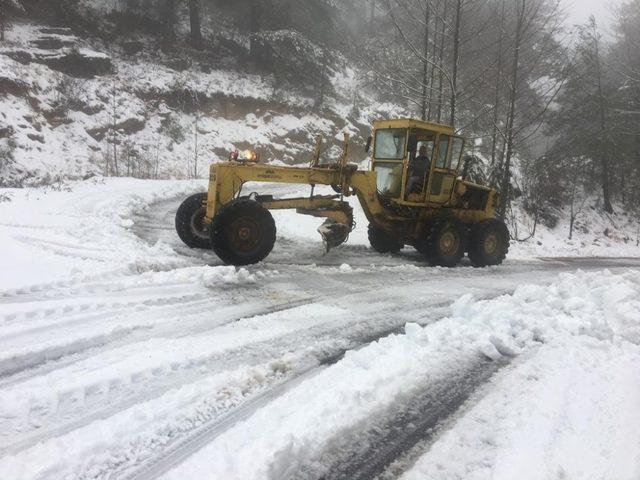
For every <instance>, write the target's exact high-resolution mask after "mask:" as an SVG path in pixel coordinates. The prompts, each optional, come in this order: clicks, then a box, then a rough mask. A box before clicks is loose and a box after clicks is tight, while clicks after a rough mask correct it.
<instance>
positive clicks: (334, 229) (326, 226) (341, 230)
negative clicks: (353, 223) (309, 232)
mask: <svg viewBox="0 0 640 480" xmlns="http://www.w3.org/2000/svg"><path fill="white" fill-rule="evenodd" d="M349 232H351V227H350V226H349V225H345V224H344V223H339V222H337V221H335V220H334V219H332V218H327V219H326V220H325V221H324V222H323V223H322V225H320V226H319V227H318V233H320V236H321V237H322V243H323V244H324V251H325V253H329V250H331V249H332V248H333V247H337V246H338V245H341V244H343V243H344V242H345V241H346V240H347V237H348V236H349Z"/></svg>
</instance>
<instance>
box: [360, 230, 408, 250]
mask: <svg viewBox="0 0 640 480" xmlns="http://www.w3.org/2000/svg"><path fill="white" fill-rule="evenodd" d="M367 234H368V237H369V244H370V245H371V248H373V249H374V250H375V251H376V252H378V253H398V252H399V251H400V250H401V249H402V247H403V246H404V245H403V244H402V242H400V241H398V239H397V238H395V237H393V236H391V235H389V234H388V233H387V232H386V231H384V230H382V229H381V228H378V227H375V226H373V225H369V229H368V231H367Z"/></svg>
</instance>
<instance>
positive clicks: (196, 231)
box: [176, 192, 211, 248]
mask: <svg viewBox="0 0 640 480" xmlns="http://www.w3.org/2000/svg"><path fill="white" fill-rule="evenodd" d="M206 199H207V194H206V192H205V193H196V194H195V195H191V196H190V197H188V198H187V199H186V200H185V201H184V202H182V204H180V206H179V207H178V211H177V212H176V232H178V236H179V237H180V240H182V241H183V242H184V244H185V245H186V246H187V247H190V248H211V244H210V242H209V231H208V230H207V227H206V226H205V223H204V217H205V214H206V212H207V209H206V207H205V206H204V202H205V201H206Z"/></svg>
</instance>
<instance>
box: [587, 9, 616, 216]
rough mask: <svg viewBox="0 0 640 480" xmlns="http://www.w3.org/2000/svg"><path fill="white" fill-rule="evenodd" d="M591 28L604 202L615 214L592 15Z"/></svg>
mask: <svg viewBox="0 0 640 480" xmlns="http://www.w3.org/2000/svg"><path fill="white" fill-rule="evenodd" d="M589 23H590V27H591V30H592V40H593V60H594V64H595V76H596V86H597V91H598V114H599V117H600V137H601V139H600V145H601V151H600V168H601V169H602V172H601V185H602V198H603V202H604V209H605V211H606V212H607V213H613V206H612V205H611V195H610V193H609V175H610V173H609V163H610V162H609V143H610V135H609V128H608V121H607V104H606V99H605V96H604V91H603V88H602V64H601V59H600V33H599V32H598V26H597V24H596V19H595V17H594V16H593V15H592V16H591V17H590V19H589Z"/></svg>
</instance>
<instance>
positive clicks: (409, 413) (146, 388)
mask: <svg viewBox="0 0 640 480" xmlns="http://www.w3.org/2000/svg"><path fill="white" fill-rule="evenodd" d="M198 188H202V187H201V184H198V183H197V182H191V183H185V182H182V183H180V182H141V181H133V180H115V181H112V180H110V181H108V182H106V183H101V182H92V181H88V182H82V183H78V184H76V185H74V186H73V187H72V188H71V189H70V191H64V190H63V191H52V190H51V191H47V190H30V191H13V192H10V193H11V195H12V197H13V198H12V201H11V202H6V203H0V241H2V245H3V246H4V247H5V252H6V254H7V255H6V256H5V257H4V260H3V262H4V265H3V267H4V268H3V271H4V273H3V274H2V277H0V289H2V290H0V478H2V479H11V480H13V479H16V480H18V479H19V480H22V479H25V480H26V479H96V478H136V479H151V478H159V477H163V478H170V479H184V478H198V479H200V478H203V479H204V478H211V479H224V480H227V479H242V480H247V479H267V478H268V479H287V478H292V479H293V478H308V479H316V478H336V479H337V478H342V479H360V478H362V479H364V478H373V477H374V476H375V475H386V477H385V478H399V477H400V476H403V477H402V478H407V479H414V478H429V479H431V478H446V479H449V478H465V479H466V478H505V479H510V478H515V476H516V473H517V476H518V477H519V478H522V476H523V475H525V476H526V475H529V476H530V478H563V477H562V475H564V478H594V479H595V478H613V479H627V478H629V479H631V478H637V477H638V475H639V474H640V434H639V433H638V432H640V415H639V414H638V413H637V408H635V407H634V405H637V404H640V373H639V372H640V348H639V347H638V343H640V260H638V259H633V258H591V259H571V258H556V259H552V258H546V259H539V258H530V259H510V260H508V261H507V263H506V264H505V265H503V266H501V267H497V268H489V269H473V268H471V267H469V266H463V267H460V268H456V269H440V268H427V267H425V266H424V265H423V263H422V262H421V261H420V258H419V256H418V255H417V254H416V253H415V252H414V251H413V250H412V249H407V251H406V252H403V253H402V254H401V255H398V256H381V255H378V254H375V253H373V252H372V251H370V250H369V249H368V248H367V247H366V245H365V238H364V236H365V233H364V232H365V231H366V223H365V222H364V220H363V218H362V215H361V214H360V213H358V212H356V215H357V216H356V219H357V220H358V222H359V223H358V224H359V228H358V229H357V230H356V232H354V234H353V235H352V238H351V239H350V243H348V244H346V245H344V246H342V247H340V248H337V249H335V250H332V252H330V254H329V255H326V256H325V255H323V254H322V248H321V243H320V240H319V237H318V236H317V234H316V232H315V228H316V227H317V224H318V223H319V222H318V220H317V219H309V218H307V217H297V216H292V215H291V214H290V213H286V212H277V214H276V215H275V216H276V224H277V226H278V232H279V238H278V242H277V244H276V248H275V249H274V252H273V253H272V255H271V256H270V257H269V258H268V259H267V261H266V262H264V263H262V264H259V265H256V266H252V267H249V268H243V269H236V268H233V267H226V266H223V265H221V264H220V262H219V261H218V260H217V258H216V257H215V256H214V255H212V254H211V253H209V252H202V251H193V250H189V249H187V248H186V247H183V246H182V245H181V244H180V242H179V240H178V239H177V237H176V235H175V233H174V230H173V214H174V212H175V209H176V208H177V205H178V203H179V199H180V198H181V197H182V196H184V195H185V194H186V193H187V192H191V191H194V190H196V189H198ZM282 193H295V192H294V191H291V190H283V192H282ZM605 269H606V270H605ZM538 399H540V400H541V401H538ZM623 444H625V445H628V447H627V448H622V447H620V445H623ZM587 452H591V453H590V454H589V455H590V457H589V462H586V463H585V462H582V463H581V462H580V461H579V459H580V458H581V456H584V455H587ZM623 452H624V453H625V454H624V455H622V453H623ZM525 464H526V465H528V468H524V467H523V465H525ZM603 472H604V473H603ZM607 472H609V473H610V475H609V474H607Z"/></svg>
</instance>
